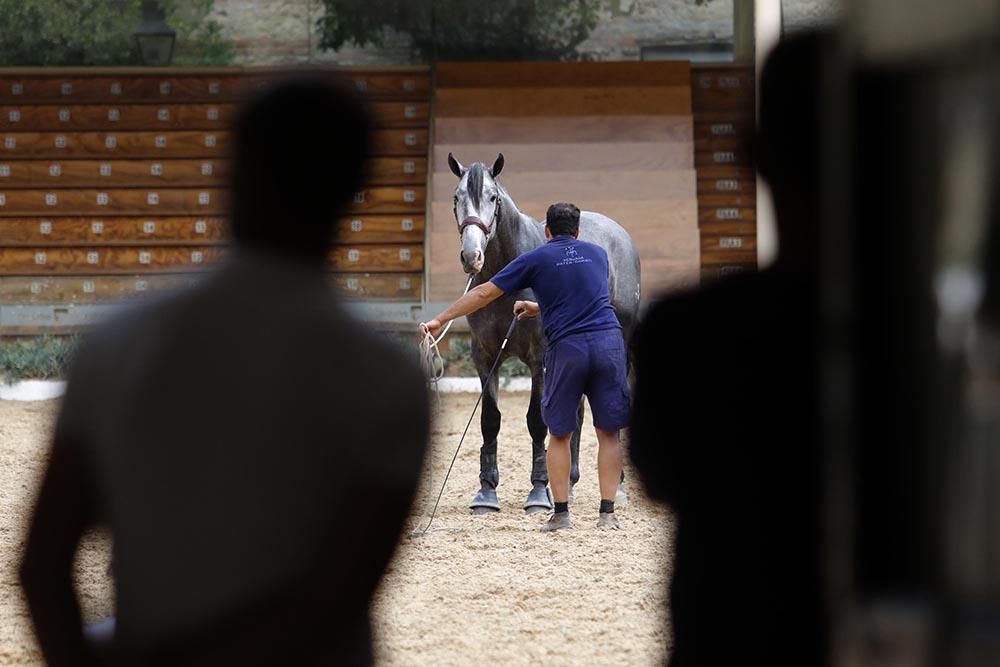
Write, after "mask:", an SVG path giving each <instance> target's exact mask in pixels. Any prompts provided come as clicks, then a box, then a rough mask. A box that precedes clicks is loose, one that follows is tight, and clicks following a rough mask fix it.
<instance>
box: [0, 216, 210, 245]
mask: <svg viewBox="0 0 1000 667" xmlns="http://www.w3.org/2000/svg"><path fill="white" fill-rule="evenodd" d="M225 241H226V222H225V220H224V219H223V218H219V217H155V218H153V217H148V218H123V217H109V218H104V217H101V218H93V217H82V218H81V217H54V218H0V246H7V247H13V246H38V247H52V246H109V245H144V246H145V245H208V244H215V243H223V242H225Z"/></svg>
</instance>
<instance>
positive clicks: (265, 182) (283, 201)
mask: <svg viewBox="0 0 1000 667" xmlns="http://www.w3.org/2000/svg"><path fill="white" fill-rule="evenodd" d="M370 146H371V121H370V119H369V116H368V113H367V111H366V109H365V108H364V106H363V105H362V103H361V101H360V100H358V99H357V98H356V97H355V96H354V95H352V94H351V93H349V92H347V90H346V89H344V88H341V87H340V86H338V85H335V84H333V83H331V82H330V81H328V80H323V79H320V78H318V77H311V76H310V77H304V76H300V77H296V78H291V79H286V80H284V81H279V82H276V83H274V84H272V85H270V86H268V87H267V88H266V89H265V90H264V91H262V92H261V94H260V95H259V96H258V97H257V98H256V99H254V100H253V101H252V102H250V103H249V104H248V105H247V106H246V107H245V108H244V109H243V110H242V112H241V114H240V116H239V119H238V120H237V123H236V128H235V146H234V160H235V161H234V165H233V191H232V197H233V204H232V223H231V224H232V234H233V237H234V239H235V241H236V243H237V244H239V245H241V246H244V247H252V248H254V249H258V250H264V251H267V252H271V253H274V254H279V255H283V256H287V257H292V258H295V259H299V260H305V261H310V262H319V261H322V260H323V259H324V258H325V256H326V254H327V252H328V251H329V248H330V245H331V242H332V233H333V232H332V226H333V223H334V222H335V220H336V218H337V216H338V215H339V214H340V213H342V212H343V210H344V208H345V206H346V204H347V202H348V200H349V199H351V197H352V195H353V193H354V192H356V191H357V190H358V188H359V187H360V185H361V182H362V174H363V169H364V163H365V161H366V160H367V158H368V152H369V150H370Z"/></svg>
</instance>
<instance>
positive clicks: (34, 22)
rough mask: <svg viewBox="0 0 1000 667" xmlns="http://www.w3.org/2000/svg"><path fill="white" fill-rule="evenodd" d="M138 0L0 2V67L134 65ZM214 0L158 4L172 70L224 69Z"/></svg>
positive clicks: (225, 46) (226, 53)
mask: <svg viewBox="0 0 1000 667" xmlns="http://www.w3.org/2000/svg"><path fill="white" fill-rule="evenodd" d="M141 4H142V3H141V0H30V1H26V0H0V17H2V18H0V65H3V66H14V65H20V66H32V65H39V66H71V65H138V64H139V62H138V56H137V53H136V48H135V41H134V40H133V38H132V33H133V32H134V31H135V28H136V26H137V25H138V23H139V17H140V15H141ZM213 4H214V0H163V2H162V6H163V7H164V9H165V10H166V13H167V22H168V23H169V24H170V25H171V27H173V28H174V30H176V31H177V43H176V47H175V50H174V53H175V57H174V64H175V65H227V64H229V63H231V62H232V59H233V49H232V45H231V44H230V43H229V41H228V40H226V39H225V38H224V37H223V35H222V30H221V26H220V25H219V24H218V22H216V21H213V20H211V19H209V14H210V12H211V11H212V6H213Z"/></svg>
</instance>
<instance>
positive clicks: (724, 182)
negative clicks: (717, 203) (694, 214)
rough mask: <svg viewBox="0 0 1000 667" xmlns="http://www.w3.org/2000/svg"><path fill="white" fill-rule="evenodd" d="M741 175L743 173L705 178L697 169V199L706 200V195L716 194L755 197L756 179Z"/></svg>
mask: <svg viewBox="0 0 1000 667" xmlns="http://www.w3.org/2000/svg"><path fill="white" fill-rule="evenodd" d="M741 176H743V175H742V174H739V173H735V174H729V175H726V176H717V177H714V178H713V177H708V178H705V177H704V174H703V172H702V171H698V200H699V201H708V200H707V199H706V198H707V197H712V196H717V195H733V196H738V197H744V198H748V199H755V198H756V196H757V180H756V179H754V178H743V177H741Z"/></svg>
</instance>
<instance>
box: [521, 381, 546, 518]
mask: <svg viewBox="0 0 1000 667" xmlns="http://www.w3.org/2000/svg"><path fill="white" fill-rule="evenodd" d="M543 383H544V380H543V378H542V372H541V369H538V371H537V372H532V374H531V401H530V402H529V403H528V414H527V419H528V433H530V434H531V491H530V492H529V493H528V498H527V500H525V501H524V511H525V512H526V513H527V514H536V513H538V512H547V511H549V510H551V509H552V494H551V493H549V489H548V484H549V469H548V466H547V465H546V463H545V436H546V435H547V434H548V429H547V428H546V426H545V421H544V420H543V419H542V388H543Z"/></svg>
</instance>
